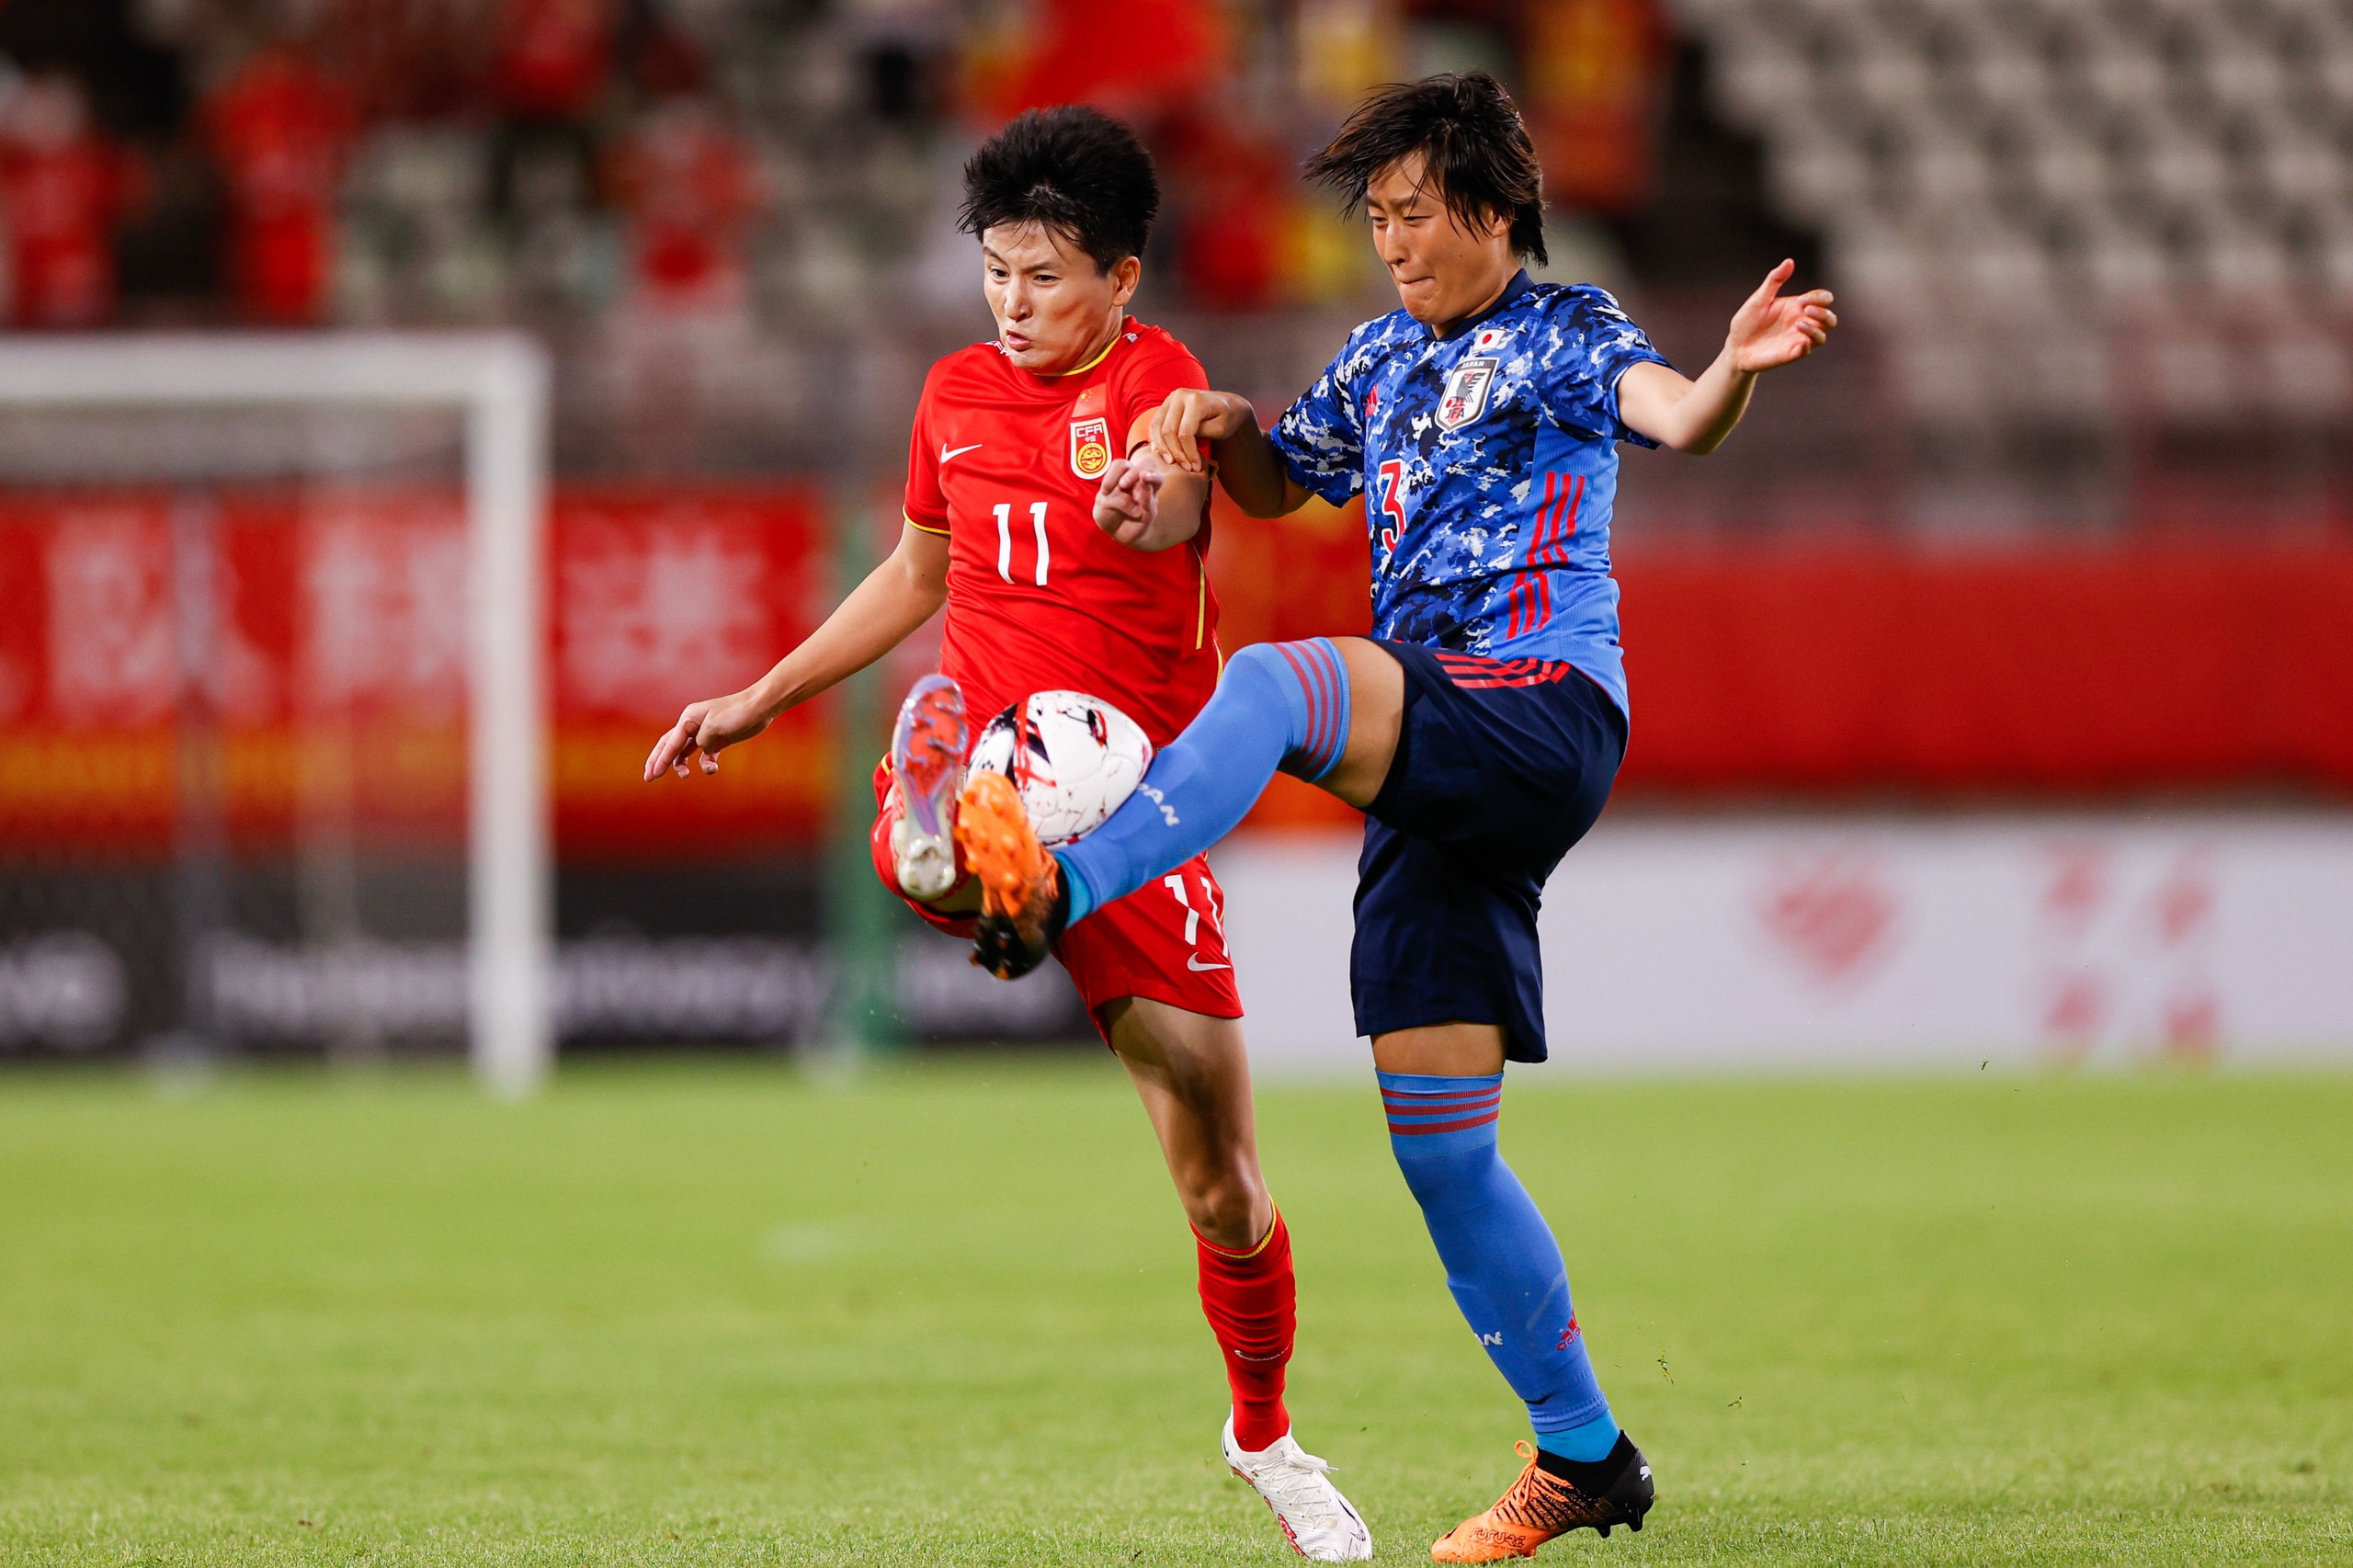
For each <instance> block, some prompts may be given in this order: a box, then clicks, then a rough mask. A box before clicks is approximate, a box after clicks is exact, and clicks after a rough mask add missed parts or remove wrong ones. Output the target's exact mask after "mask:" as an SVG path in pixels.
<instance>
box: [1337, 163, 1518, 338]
mask: <svg viewBox="0 0 2353 1568" xmlns="http://www.w3.org/2000/svg"><path fill="white" fill-rule="evenodd" d="M1365 211H1366V215H1367V216H1368V217H1370V219H1371V220H1372V248H1373V249H1374V250H1376V251H1378V252H1379V253H1380V255H1381V265H1382V266H1384V267H1388V268H1389V278H1390V281H1391V282H1392V283H1394V284H1396V285H1397V298H1398V301H1400V302H1401V303H1402V304H1404V307H1405V313H1406V314H1407V315H1410V316H1412V317H1413V318H1414V319H1415V321H1417V322H1422V323H1424V324H1427V325H1430V326H1434V327H1443V326H1445V325H1446V324H1448V323H1449V322H1458V321H1461V319H1462V318H1463V317H1465V316H1467V315H1470V314H1472V312H1476V311H1479V310H1482V309H1483V308H1484V307H1485V306H1486V305H1487V304H1488V303H1489V302H1490V301H1493V300H1494V299H1495V296H1496V295H1497V294H1500V293H1501V292H1503V289H1504V285H1505V284H1506V283H1508V282H1510V281H1511V278H1512V274H1513V273H1515V272H1517V271H1518V269H1519V268H1518V257H1517V256H1515V254H1514V253H1513V251H1512V248H1511V220H1510V218H1509V216H1508V215H1503V216H1497V217H1495V218H1492V219H1490V220H1489V221H1488V222H1486V224H1485V225H1484V226H1483V227H1481V228H1476V229H1466V228H1465V227H1463V225H1462V224H1461V222H1460V221H1458V220H1457V219H1456V218H1455V216H1454V215H1453V214H1452V213H1450V212H1449V211H1448V210H1446V203H1445V201H1444V200H1443V199H1440V197H1439V195H1438V191H1437V190H1436V189H1435V188H1434V187H1430V186H1429V185H1427V183H1426V182H1425V180H1424V178H1423V170H1422V159H1421V157H1420V155H1419V154H1418V153H1417V154H1415V156H1413V157H1411V158H1406V159H1404V160H1402V161H1400V162H1398V163H1395V164H1392V165H1390V166H1389V167H1387V168H1385V169H1383V170H1381V173H1380V174H1379V175H1378V176H1374V178H1373V181H1372V183H1371V185H1370V186H1369V187H1367V188H1366V190H1365Z"/></svg>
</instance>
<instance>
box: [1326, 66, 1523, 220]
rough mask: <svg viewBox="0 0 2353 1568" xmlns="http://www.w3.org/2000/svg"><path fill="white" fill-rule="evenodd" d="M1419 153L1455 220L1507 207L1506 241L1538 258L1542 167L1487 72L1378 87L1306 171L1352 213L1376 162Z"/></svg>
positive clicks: (1382, 164) (1376, 173) (1376, 171)
mask: <svg viewBox="0 0 2353 1568" xmlns="http://www.w3.org/2000/svg"><path fill="white" fill-rule="evenodd" d="M1415 153H1420V154H1421V155H1422V170H1423V176H1422V177H1423V178H1424V180H1425V181H1427V182H1428V183H1429V184H1430V185H1432V186H1434V187H1436V188H1437V191H1438V197H1439V199H1441V200H1443V201H1444V202H1445V203H1446V210H1448V211H1449V212H1450V213H1452V214H1453V215H1454V218H1455V220H1456V221H1457V222H1460V223H1461V225H1462V226H1463V227H1464V228H1466V229H1476V228H1477V227H1478V226H1479V225H1481V224H1482V223H1483V222H1488V221H1490V220H1491V219H1492V218H1494V217H1495V215H1496V214H1499V213H1508V214H1510V216H1511V246H1512V249H1514V250H1516V251H1518V253H1519V254H1520V255H1522V256H1532V257H1534V258H1535V260H1536V264H1537V265H1538V266H1539V267H1541V266H1542V265H1543V264H1544V262H1545V260H1546V257H1545V255H1544V171H1543V169H1542V168H1541V167H1540V166H1539V165H1538V164H1537V162H1536V147H1535V144H1534V143H1532V142H1529V139H1528V127H1527V126H1525V125H1523V124H1521V123H1520V119H1519V109H1518V106H1517V105H1515V104H1514V103H1513V102H1512V101H1511V95H1510V94H1509V93H1506V92H1505V91H1504V89H1503V85H1502V84H1501V83H1499V82H1497V81H1496V80H1495V78H1494V77H1493V76H1490V75H1488V74H1486V73H1485V72H1484V71H1473V72H1472V73H1471V74H1469V75H1467V76H1459V75H1456V74H1454V73H1452V72H1450V71H1449V72H1447V73H1444V74H1440V75H1437V76H1425V77H1423V78H1422V79H1421V80H1420V81H1418V82H1387V83H1383V84H1382V85H1380V86H1378V87H1375V88H1374V89H1373V90H1372V94H1371V96H1370V97H1368V98H1366V99H1365V101H1364V102H1363V103H1361V104H1358V106H1357V111H1356V112H1355V113H1354V114H1352V115H1350V116H1348V122H1347V124H1346V125H1343V126H1342V127H1340V133H1339V134H1338V135H1337V136H1335V137H1334V138H1332V144H1331V145H1330V146H1328V147H1326V148H1324V150H1323V151H1322V152H1321V153H1316V154H1315V156H1313V158H1310V159H1309V160H1308V161H1307V177H1308V178H1310V179H1312V180H1314V181H1316V182H1318V183H1319V184H1322V185H1326V186H1329V187H1332V188H1333V189H1335V190H1336V191H1338V192H1339V193H1340V194H1341V196H1342V197H1343V198H1344V199H1346V201H1347V207H1348V210H1350V211H1351V212H1353V211H1356V210H1360V209H1362V207H1363V206H1364V199H1365V192H1366V191H1367V190H1369V189H1370V187H1371V186H1372V182H1373V181H1374V180H1376V179H1378V178H1380V177H1381V171H1382V170H1384V169H1386V168H1389V167H1391V166H1392V165H1395V164H1397V163H1399V162H1401V161H1402V160H1404V159H1406V158H1410V157H1412V156H1413V155H1414V154H1415Z"/></svg>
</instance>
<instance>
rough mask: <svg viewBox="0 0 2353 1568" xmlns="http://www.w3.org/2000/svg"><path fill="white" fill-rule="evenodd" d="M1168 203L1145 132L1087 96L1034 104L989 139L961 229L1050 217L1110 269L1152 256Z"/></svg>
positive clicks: (967, 169) (976, 230)
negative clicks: (1147, 247) (1155, 224)
mask: <svg viewBox="0 0 2353 1568" xmlns="http://www.w3.org/2000/svg"><path fill="white" fill-rule="evenodd" d="M1159 210H1160V180H1159V177H1158V176H1155V175H1154V173H1153V169H1152V154H1151V153H1147V152H1145V151H1144V150H1143V144H1142V142H1138V141H1137V140H1136V137H1135V132H1134V131H1130V130H1129V129H1128V128H1127V127H1126V126H1124V125H1122V124H1120V122H1119V121H1118V120H1116V119H1112V118H1111V117H1110V116H1109V115H1108V114H1105V113H1103V112H1102V111H1101V110H1100V109H1092V108H1086V106H1084V105H1081V104H1057V105H1055V106H1054V107H1053V108H1033V109H1031V110H1029V112H1028V113H1026V114H1022V115H1018V116H1017V117H1016V118H1015V119H1014V120H1013V122H1012V123H1011V124H1009V125H1007V126H1006V128H1005V129H1004V130H1003V131H998V132H997V133H996V134H995V136H992V137H990V138H989V139H988V140H987V141H986V142H983V143H982V144H981V150H980V151H979V152H977V153H973V154H972V160H971V161H970V162H969V163H967V164H966V165H964V206H963V210H961V212H960V213H959V214H958V216H957V227H958V228H960V229H961V230H963V231H964V233H968V234H972V235H974V236H976V237H977V236H978V235H980V234H982V233H986V232H987V231H988V230H990V229H993V228H995V226H996V225H998V224H999V223H1042V224H1044V225H1045V226H1046V227H1047V228H1048V229H1050V230H1052V231H1053V232H1054V233H1057V234H1060V235H1061V236H1062V237H1063V239H1065V240H1067V241H1069V242H1070V243H1071V244H1074V245H1076V246H1078V248H1079V249H1081V250H1083V251H1085V252H1086V254H1087V255H1088V256H1093V257H1094V258H1095V267H1096V270H1097V271H1099V272H1108V271H1110V270H1111V268H1113V267H1117V266H1118V265H1119V264H1120V262H1121V261H1123V260H1125V259H1126V258H1127V257H1129V256H1142V254H1143V243H1144V240H1145V239H1146V237H1147V236H1149V235H1150V234H1151V233H1152V220H1153V215H1154V213H1156V212H1158V211H1159Z"/></svg>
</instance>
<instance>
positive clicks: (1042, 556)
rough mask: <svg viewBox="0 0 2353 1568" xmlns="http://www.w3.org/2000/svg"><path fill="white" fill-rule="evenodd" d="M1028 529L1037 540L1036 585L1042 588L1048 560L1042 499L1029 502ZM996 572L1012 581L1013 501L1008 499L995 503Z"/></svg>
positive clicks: (1044, 583) (1044, 506)
mask: <svg viewBox="0 0 2353 1568" xmlns="http://www.w3.org/2000/svg"><path fill="white" fill-rule="evenodd" d="M1029 531H1030V532H1031V534H1033V535H1034V536H1035V537H1036V539H1037V540H1038V576H1037V585H1038V586H1040V587H1041V588H1042V587H1044V586H1045V585H1046V563H1047V560H1048V551H1047V550H1046V504H1045V503H1044V502H1043V501H1032V502H1030V503H1029ZM996 574H997V575H998V576H1000V577H1002V578H1004V579H1005V580H1006V582H1008V583H1010V582H1012V581H1013V503H1012V502H1010V501H1000V502H998V503H997V504H996Z"/></svg>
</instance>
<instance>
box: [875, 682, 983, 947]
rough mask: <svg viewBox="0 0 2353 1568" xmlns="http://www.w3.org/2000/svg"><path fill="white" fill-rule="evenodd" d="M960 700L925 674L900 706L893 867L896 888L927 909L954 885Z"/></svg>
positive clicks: (894, 744) (894, 759) (951, 687)
mask: <svg viewBox="0 0 2353 1568" xmlns="http://www.w3.org/2000/svg"><path fill="white" fill-rule="evenodd" d="M965 735H966V732H965V727H964V694H963V693H962V692H961V691H959V690H958V689H957V687H956V683H955V682H954V681H952V680H949V678H948V677H947V676H924V677H923V678H922V679H921V680H919V681H917V682H915V689H914V690H913V691H910V692H909V693H907V699H906V701H904V702H903V703H901V704H900V705H899V722H898V723H897V725H896V726H895V727H894V728H893V729H892V733H891V772H892V778H893V779H894V780H895V782H896V783H897V786H898V790H899V817H898V820H897V821H896V822H894V823H892V824H891V869H892V871H893V872H895V873H896V874H897V876H898V879H899V889H900V891H901V892H904V893H905V894H906V895H907V896H908V897H909V898H912V899H915V900H916V901H917V902H918V903H929V902H930V901H932V900H933V899H936V898H940V897H943V896H944V895H946V894H947V893H948V892H949V890H950V889H952V888H954V887H955V885H956V837H955V835H956V792H957V791H958V790H961V789H962V788H963V787H964V744H965Z"/></svg>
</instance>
